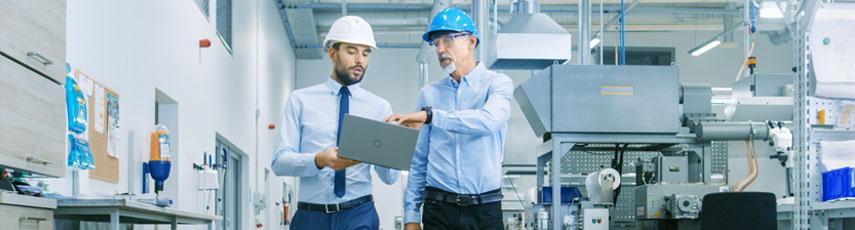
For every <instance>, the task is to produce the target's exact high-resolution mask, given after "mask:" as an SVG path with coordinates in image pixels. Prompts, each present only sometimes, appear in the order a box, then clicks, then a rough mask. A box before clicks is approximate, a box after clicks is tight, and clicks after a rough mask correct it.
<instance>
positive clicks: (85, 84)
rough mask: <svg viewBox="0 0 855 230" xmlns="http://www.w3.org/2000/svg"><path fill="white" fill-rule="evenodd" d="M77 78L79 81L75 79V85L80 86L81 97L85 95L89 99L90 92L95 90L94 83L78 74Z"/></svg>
mask: <svg viewBox="0 0 855 230" xmlns="http://www.w3.org/2000/svg"><path fill="white" fill-rule="evenodd" d="M78 77H79V78H80V79H77V85H78V86H80V91H82V92H83V95H86V97H87V98H88V97H91V96H92V90H93V89H94V88H95V82H94V81H92V79H90V78H89V77H87V76H86V75H83V74H79V75H78Z"/></svg>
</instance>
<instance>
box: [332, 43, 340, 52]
mask: <svg viewBox="0 0 855 230" xmlns="http://www.w3.org/2000/svg"><path fill="white" fill-rule="evenodd" d="M338 47H341V42H336V43H333V44H332V48H333V49H335V51H338Z"/></svg>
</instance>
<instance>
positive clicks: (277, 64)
mask: <svg viewBox="0 0 855 230" xmlns="http://www.w3.org/2000/svg"><path fill="white" fill-rule="evenodd" d="M210 9H211V13H210V14H211V17H210V19H209V20H206V19H205V18H204V16H203V15H202V13H201V12H200V11H199V9H198V7H197V6H196V4H195V3H194V1H192V0H180V1H170V0H156V1H69V2H68V22H67V23H68V24H67V50H68V60H69V61H70V62H71V64H72V68H74V69H79V70H81V71H83V72H84V73H86V74H88V75H89V76H90V77H92V78H93V79H94V80H96V81H99V82H101V83H103V84H104V85H105V86H106V87H108V88H111V89H112V90H114V91H115V92H117V93H118V94H119V95H120V105H119V106H120V109H121V111H120V127H121V128H120V134H121V135H120V136H121V138H122V140H121V146H120V148H119V149H120V150H121V151H120V155H119V159H120V164H119V167H120V170H119V174H120V175H119V179H120V181H119V183H118V184H114V183H110V182H105V181H101V180H97V179H91V180H89V181H88V183H83V184H82V186H85V187H87V188H88V190H89V193H90V194H91V195H112V194H114V193H116V192H119V193H124V192H128V183H133V186H134V188H135V191H133V192H134V193H140V187H141V186H140V183H141V179H140V178H141V177H142V176H141V172H140V166H138V165H139V164H141V162H142V161H147V160H148V153H149V151H148V146H149V141H148V139H149V132H150V131H151V130H152V128H153V124H154V100H155V88H157V89H159V90H161V91H162V92H164V93H166V94H167V95H169V96H170V97H171V98H172V99H174V100H175V101H177V102H178V108H179V109H178V110H179V117H178V123H179V127H180V128H179V129H180V130H181V132H180V134H178V135H180V136H178V137H177V139H179V140H180V144H179V145H178V148H179V149H178V153H177V154H178V157H177V160H173V168H172V172H171V174H170V177H169V179H168V180H167V182H168V183H167V185H176V187H177V188H167V190H173V189H174V191H176V192H175V193H174V194H178V195H177V197H172V199H174V200H175V202H176V205H175V207H176V208H178V209H181V210H187V211H200V210H201V204H199V203H197V201H196V198H195V196H197V195H199V194H200V193H197V192H196V190H195V187H194V184H195V181H194V180H195V179H194V176H193V175H194V170H193V169H192V164H193V163H196V164H201V163H202V152H203V151H207V152H208V153H214V152H215V151H214V143H215V142H214V140H215V135H216V134H220V135H222V136H224V137H225V138H227V139H228V140H229V141H230V142H231V143H233V144H234V145H236V146H237V147H238V148H239V149H241V150H242V151H243V152H244V153H246V154H247V155H246V156H245V157H244V159H243V160H244V162H245V164H244V165H246V166H248V170H247V171H246V172H247V173H246V175H245V178H244V180H245V181H246V185H248V188H246V189H248V190H246V191H245V193H244V194H247V195H246V196H245V197H244V198H243V199H242V200H241V201H240V202H239V203H240V204H243V205H244V207H243V210H245V211H246V212H244V213H243V217H242V223H243V225H242V226H241V229H250V228H253V229H254V228H255V224H256V222H255V219H256V217H255V214H254V212H251V211H250V210H252V207H251V206H250V204H249V203H250V201H251V198H250V196H249V194H251V191H252V192H254V191H261V192H265V191H269V192H270V194H267V195H268V199H267V200H268V205H267V206H268V208H267V210H268V211H267V212H265V213H261V214H260V215H259V217H258V219H259V220H260V221H265V220H269V222H264V223H263V224H264V226H267V227H268V228H269V227H273V226H277V225H278V224H279V219H278V216H277V215H279V212H278V210H280V209H281V208H279V207H278V206H275V205H274V202H275V201H278V200H279V196H280V195H281V193H282V191H281V190H282V185H281V184H282V182H284V181H288V182H289V183H292V184H293V182H294V179H293V178H291V179H286V178H275V177H274V178H272V179H271V180H270V183H271V184H270V186H271V187H270V189H268V188H266V185H265V182H264V181H263V179H264V178H263V177H264V170H265V169H266V168H267V169H269V165H270V158H271V156H272V153H273V148H274V147H273V146H274V144H275V142H274V141H275V131H269V130H268V129H267V126H268V124H271V123H278V120H279V119H280V117H281V112H280V111H281V109H282V108H283V103H284V99H285V98H287V96H288V95H289V93H290V92H291V91H292V89H293V87H294V73H295V72H294V71H295V58H294V53H293V51H292V49H291V46H290V42H289V40H288V37H287V33H286V32H285V29H284V26H283V23H282V18H281V17H280V14H279V11H278V8H277V6H276V4H275V1H272V0H257V1H234V3H233V23H232V24H233V39H232V44H231V47H232V53H229V52H228V51H227V50H226V49H225V48H224V46H223V44H222V43H221V42H220V40H219V39H218V37H217V34H216V27H215V21H216V12H215V11H216V1H211V2H210ZM200 39H210V40H211V41H212V46H211V47H210V48H202V49H200V48H199V45H198V44H199V40H200ZM256 108H258V110H259V112H260V113H259V116H258V122H257V124H256V117H255V114H256ZM129 132H133V133H134V138H133V140H127V139H128V133H129ZM129 142H133V146H134V149H133V153H132V154H130V155H129V153H128V151H127V149H128V143H129ZM173 154H176V153H173ZM129 160H130V161H133V162H132V165H135V166H134V167H135V168H134V170H133V171H131V172H129V170H128V169H127V165H128V161H129ZM129 173H131V175H130V177H129ZM68 175H69V176H68V177H66V178H62V179H58V180H54V181H52V184H54V185H52V186H51V187H52V188H55V189H57V190H58V192H62V193H63V194H64V195H71V188H70V186H69V185H70V184H72V183H71V182H70V181H71V176H70V175H71V174H70V173H69V174H68ZM129 178H132V179H131V180H130V181H129ZM169 182H171V183H169ZM187 228H193V227H182V229H187ZM196 228H199V229H202V227H196Z"/></svg>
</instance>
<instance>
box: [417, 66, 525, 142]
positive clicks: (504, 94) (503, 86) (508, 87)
mask: <svg viewBox="0 0 855 230" xmlns="http://www.w3.org/2000/svg"><path fill="white" fill-rule="evenodd" d="M495 77H496V79H495V80H493V81H492V82H491V84H490V88H489V89H488V90H489V92H488V94H487V102H486V103H485V104H484V106H483V107H481V108H477V109H467V110H457V111H445V110H439V109H433V110H432V112H433V118H432V119H431V126H433V128H438V129H443V130H447V131H449V132H452V133H458V134H468V135H489V134H491V133H494V132H496V130H498V129H499V128H500V127H502V126H503V125H505V124H507V122H508V118H509V117H510V114H511V95H513V92H514V90H513V87H514V83H513V81H511V79H510V78H508V76H505V75H503V74H499V75H496V76H495Z"/></svg>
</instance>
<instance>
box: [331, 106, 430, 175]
mask: <svg viewBox="0 0 855 230" xmlns="http://www.w3.org/2000/svg"><path fill="white" fill-rule="evenodd" d="M418 139H419V131H418V130H416V129H412V128H408V127H404V126H399V125H394V124H389V123H384V122H382V121H375V120H371V119H368V118H363V117H359V116H354V115H350V114H345V115H344V121H342V124H341V137H339V143H338V156H339V157H343V158H347V159H351V160H357V161H361V162H365V163H370V164H374V165H380V166H383V167H387V168H393V169H399V170H409V169H410V164H411V163H412V161H413V153H414V151H415V149H416V141H418Z"/></svg>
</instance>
